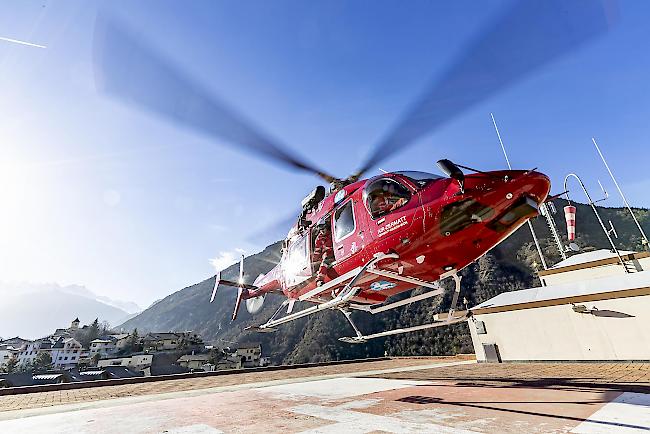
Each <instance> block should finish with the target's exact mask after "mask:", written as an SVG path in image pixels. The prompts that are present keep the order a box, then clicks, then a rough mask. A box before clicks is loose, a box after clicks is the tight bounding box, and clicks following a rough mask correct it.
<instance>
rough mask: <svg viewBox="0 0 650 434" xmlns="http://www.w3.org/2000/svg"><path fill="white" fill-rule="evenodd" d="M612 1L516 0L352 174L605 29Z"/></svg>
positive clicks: (612, 12) (612, 10)
mask: <svg viewBox="0 0 650 434" xmlns="http://www.w3.org/2000/svg"><path fill="white" fill-rule="evenodd" d="M614 6H615V5H614V4H613V0H612V1H607V0H570V1H566V0H521V1H516V2H515V3H514V4H513V5H512V6H510V7H509V8H507V10H505V11H504V13H503V14H501V15H500V16H499V17H498V18H497V19H496V20H495V21H493V22H492V23H491V24H490V25H488V26H487V27H486V28H485V29H484V31H483V32H481V33H479V34H478V35H477V36H476V37H475V38H474V39H473V40H472V41H471V42H470V43H469V44H468V46H467V47H466V49H465V51H464V52H463V53H462V54H461V55H460V56H459V57H458V58H456V60H455V61H454V62H453V63H452V64H451V65H450V66H449V67H448V68H446V70H445V71H444V72H443V73H442V75H441V76H440V77H439V78H438V79H436V80H434V81H433V82H432V83H431V84H430V86H429V87H428V88H427V89H426V91H425V92H424V94H423V95H422V96H421V97H420V98H419V99H418V100H416V102H415V103H414V104H413V105H412V106H411V107H410V108H409V109H408V110H407V111H406V113H405V114H404V115H403V116H402V118H401V119H400V120H399V121H398V122H397V124H396V125H395V126H394V127H393V129H392V130H390V132H389V133H388V134H387V135H386V136H384V138H383V140H381V141H380V142H379V143H378V144H377V145H376V147H375V148H374V151H373V152H372V154H371V155H370V156H369V157H368V159H367V160H366V162H365V163H364V164H363V165H362V166H361V168H360V169H359V171H358V172H357V174H355V175H353V177H352V178H353V179H358V178H359V177H360V176H361V175H362V174H363V173H365V172H366V171H368V170H369V169H371V168H372V167H374V166H376V165H377V164H378V163H380V162H381V161H383V160H385V159H386V158H388V157H390V156H391V155H393V154H394V153H395V152H397V151H399V150H402V149H404V148H406V147H407V146H409V145H411V144H413V143H414V142H416V141H417V140H419V139H421V138H422V137H423V136H424V135H426V134H430V133H431V132H433V131H435V130H436V129H438V128H440V127H442V126H443V125H444V124H446V123H448V122H449V121H451V120H453V119H454V118H456V117H457V116H459V115H460V114H461V113H463V112H464V111H466V110H468V109H469V108H471V107H473V106H475V105H477V104H479V103H480V102H482V101H484V100H486V99H487V98H489V97H490V96H492V95H494V94H496V93H497V92H499V91H502V90H504V89H506V88H507V87H509V86H511V85H513V84H515V83H516V82H518V81H520V80H522V79H523V78H525V77H526V76H527V75H529V74H531V73H532V72H534V71H535V70H537V69H539V68H541V67H543V66H545V65H546V64H548V63H550V62H552V61H553V60H555V59H557V58H559V57H561V56H563V55H566V54H567V53H569V52H571V51H573V50H575V49H576V48H578V47H579V46H581V45H582V44H584V43H585V42H587V41H589V40H590V39H592V38H594V37H596V36H598V35H600V34H602V33H604V32H605V31H606V30H607V29H608V28H610V27H611V24H612V23H613V21H614V18H615V8H614Z"/></svg>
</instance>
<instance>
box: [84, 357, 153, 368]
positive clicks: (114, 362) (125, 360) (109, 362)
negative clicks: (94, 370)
mask: <svg viewBox="0 0 650 434" xmlns="http://www.w3.org/2000/svg"><path fill="white" fill-rule="evenodd" d="M151 362H153V355H152V354H136V355H133V356H130V357H121V358H114V359H103V360H99V361H98V362H97V367H99V368H103V367H106V366H130V367H137V366H146V365H151Z"/></svg>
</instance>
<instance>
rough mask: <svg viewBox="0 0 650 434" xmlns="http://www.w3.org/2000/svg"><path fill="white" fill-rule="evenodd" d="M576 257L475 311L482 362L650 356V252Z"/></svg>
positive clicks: (474, 329)
mask: <svg viewBox="0 0 650 434" xmlns="http://www.w3.org/2000/svg"><path fill="white" fill-rule="evenodd" d="M624 253H625V257H624V260H625V261H626V267H627V269H628V271H629V272H625V269H624V268H623V266H622V265H621V264H620V263H619V261H618V257H617V256H616V255H615V254H613V253H611V252H609V251H595V252H588V253H582V254H578V255H574V256H572V257H570V258H569V259H567V260H566V261H563V262H560V263H559V264H557V265H556V266H555V267H552V268H551V269H549V270H545V271H543V272H540V273H539V274H540V278H541V279H542V282H543V283H544V284H546V285H547V286H540V287H537V288H531V289H524V290H521V291H513V292H505V293H502V294H499V295H498V296H496V297H494V298H492V299H490V300H488V301H485V302H483V303H481V304H479V305H478V306H476V307H474V308H472V309H470V310H471V311H472V313H473V316H472V317H471V318H470V320H469V321H468V325H469V328H470V333H471V336H472V342H473V344H474V350H475V353H476V358H477V360H478V361H479V362H482V361H578V360H579V361H599V360H608V361H614V360H618V361H629V360H635V361H636V360H645V361H648V360H650V333H648V329H649V324H650V271H644V270H647V269H649V268H650V267H648V266H649V265H650V254H647V253H632V252H624Z"/></svg>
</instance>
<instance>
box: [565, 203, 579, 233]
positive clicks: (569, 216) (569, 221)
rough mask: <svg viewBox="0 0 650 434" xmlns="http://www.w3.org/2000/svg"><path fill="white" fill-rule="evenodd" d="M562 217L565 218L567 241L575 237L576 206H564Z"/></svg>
mask: <svg viewBox="0 0 650 434" xmlns="http://www.w3.org/2000/svg"><path fill="white" fill-rule="evenodd" d="M564 218H565V219H566V232H567V238H568V239H569V241H573V240H575V239H576V207H575V206H573V205H567V206H565V207H564Z"/></svg>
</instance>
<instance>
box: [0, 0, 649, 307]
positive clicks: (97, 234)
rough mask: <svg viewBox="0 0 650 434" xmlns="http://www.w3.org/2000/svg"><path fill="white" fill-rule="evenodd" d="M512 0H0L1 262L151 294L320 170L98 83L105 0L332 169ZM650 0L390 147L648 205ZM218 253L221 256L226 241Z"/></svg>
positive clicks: (186, 280)
mask: <svg viewBox="0 0 650 434" xmlns="http://www.w3.org/2000/svg"><path fill="white" fill-rule="evenodd" d="M505 4H507V3H506V2H503V1H496V0H494V1H485V2H475V1H458V2H433V1H411V2H408V3H404V2H397V1H348V2H343V1H322V2H298V1H271V2H270V1H246V2H235V1H230V2H225V1H192V2H180V1H148V0H147V1H138V2H132V1H115V2H110V3H109V2H104V3H101V2H91V1H81V0H79V1H75V0H68V1H64V2H50V1H6V2H2V3H0V37H5V38H13V39H19V40H25V41H29V42H32V43H35V44H40V45H44V46H46V47H47V48H36V47H30V46H24V45H18V44H15V43H10V42H6V41H0V92H1V94H2V98H0V119H1V122H0V149H1V152H0V169H1V171H0V181H1V184H0V205H1V206H2V208H3V211H2V213H1V215H0V274H1V275H2V277H1V278H0V279H2V280H4V281H21V282H57V283H60V284H73V283H74V284H81V285H85V286H87V287H88V288H90V289H91V290H93V291H95V292H97V293H100V294H105V295H109V296H112V297H114V298H122V299H130V300H134V301H136V302H138V303H140V304H141V305H145V306H146V305H148V304H149V303H150V302H152V301H153V300H155V299H158V298H161V297H163V296H165V295H167V294H168V293H170V292H171V291H173V290H176V289H179V288H182V287H184V286H187V285H190V284H192V283H194V282H197V281H199V280H202V279H204V278H207V277H209V276H210V275H213V274H214V267H213V265H211V263H210V260H211V259H215V258H216V259H217V261H216V262H217V264H222V265H223V264H225V263H226V262H229V260H231V259H233V258H234V257H235V256H236V255H237V254H238V253H237V252H238V251H239V250H243V251H245V252H247V253H253V252H255V251H258V250H259V249H261V248H263V247H264V245H265V244H266V241H269V240H268V239H265V240H257V241H255V240H249V239H247V238H248V237H247V235H248V234H250V233H251V232H254V231H255V229H259V228H261V227H264V226H266V225H268V224H270V223H272V222H274V221H276V220H278V219H282V218H283V217H286V216H287V215H289V214H291V212H293V211H294V210H295V209H296V207H297V205H298V203H299V201H300V199H302V197H304V196H305V195H306V194H307V193H308V192H309V191H310V190H311V189H312V188H313V186H314V184H315V182H316V180H315V178H314V177H312V176H310V175H307V174H301V173H294V172H291V171H287V170H285V169H283V168H281V167H277V166H275V165H273V164H270V163H268V162H266V161H264V160H258V159H256V158H254V157H252V156H249V155H248V154H245V153H241V152H237V151H236V150H233V149H232V148H231V147H226V146H222V144H220V143H218V142H214V141H210V140H208V139H207V138H205V137H203V136H200V135H197V134H194V133H193V132H190V131H187V130H184V129H182V128H178V127H175V126H174V125H171V124H169V123H166V122H164V121H162V120H160V119H158V118H156V117H154V116H151V115H149V114H147V113H144V112H141V111H138V110H135V109H133V108H130V107H127V106H124V105H121V104H119V103H116V102H115V101H114V100H111V99H108V98H106V97H105V96H104V95H101V94H99V93H97V92H96V90H95V87H94V83H93V76H92V52H91V46H92V36H93V28H94V27H93V26H94V21H95V17H96V14H97V12H98V11H99V10H100V9H108V10H110V11H112V12H113V13H115V14H117V15H119V16H120V17H121V18H122V19H123V20H124V21H125V22H127V23H128V24H129V25H130V26H131V27H132V28H134V29H137V33H138V35H140V36H141V37H144V38H146V39H148V40H149V41H150V42H151V43H152V44H153V45H154V46H156V47H157V48H158V49H159V50H160V51H161V52H163V53H164V54H165V55H166V56H167V57H169V58H172V59H174V60H176V61H178V63H179V64H180V65H181V66H182V68H184V69H186V70H187V71H189V73H190V74H191V75H192V76H194V77H196V78H197V79H199V80H201V81H202V82H204V83H205V84H206V86H207V87H208V88H209V89H210V90H211V91H213V92H214V93H216V94H218V95H220V96H221V97H222V98H224V99H225V100H227V101H228V102H230V103H231V104H232V105H233V106H235V107H236V108H238V109H239V110H240V111H241V112H244V113H245V114H246V115H247V116H248V117H249V118H251V119H253V120H255V122H256V123H257V124H258V125H259V126H261V127H262V128H263V129H264V130H265V131H267V132H269V133H270V134H272V135H273V136H275V137H278V138H279V139H281V140H283V141H284V142H286V143H289V144H290V145H291V146H292V148H293V149H294V150H296V151H297V152H299V153H301V154H302V155H303V156H305V157H306V158H307V159H308V160H310V161H313V162H316V163H318V164H319V165H320V166H321V167H324V168H325V169H327V170H329V171H330V172H333V173H334V174H335V175H339V176H345V175H347V174H349V173H350V172H352V171H353V170H354V169H355V168H356V167H357V166H358V164H359V163H360V162H361V160H362V159H363V157H364V156H365V155H367V152H368V151H369V149H370V148H371V146H372V145H373V144H374V143H376V142H377V141H378V140H379V139H380V138H381V136H382V134H384V133H385V132H386V131H387V130H388V128H389V126H390V125H391V124H392V123H393V122H394V121H395V119H396V118H397V117H398V116H399V114H400V113H401V112H402V110H403V109H404V107H405V106H406V105H407V104H408V103H409V102H410V101H411V100H412V99H413V98H415V97H416V96H417V95H418V93H419V92H420V91H421V90H422V89H423V87H424V86H425V85H426V83H427V82H428V81H429V80H430V79H431V78H432V77H434V76H435V75H436V74H438V73H440V72H441V71H442V69H443V68H444V67H445V65H446V64H447V62H449V61H450V60H451V59H453V57H454V56H455V55H456V54H457V53H458V52H459V51H460V50H461V49H462V47H463V44H464V43H465V42H466V41H467V40H468V38H470V37H471V36H472V35H473V34H474V33H475V32H476V31H477V30H478V29H480V28H481V26H482V25H483V24H484V23H485V22H486V20H488V19H490V17H492V16H494V14H495V12H496V11H498V10H499V9H500V8H502V7H503V6H504V5H505ZM649 12H650V5H647V4H645V3H644V2H632V1H624V2H621V4H620V20H619V23H618V25H617V26H616V27H615V28H614V29H613V30H612V31H611V32H610V33H608V34H607V35H605V36H604V37H602V38H600V39H598V40H596V41H595V42H593V43H591V44H589V45H588V46H585V47H583V48H582V49H580V50H579V51H577V52H574V53H571V54H570V55H569V56H567V57H565V58H563V59H561V60H559V61H558V62H555V63H553V64H552V65H550V66H548V67H545V68H543V69H541V70H540V71H538V72H536V73H535V74H534V75H532V76H530V77H528V78H527V79H526V80H525V81H523V82H521V83H519V84H517V85H515V86H513V87H511V88H510V89H508V90H507V91H505V92H503V93H501V94H499V95H497V96H496V97H493V98H491V99H489V100H488V101H487V102H485V103H482V104H480V105H478V106H477V107H475V108H473V109H471V110H470V111H468V112H467V113H465V114H464V115H462V116H460V117H458V118H456V119H455V120H454V121H453V122H451V123H449V124H447V125H446V126H445V127H444V128H442V129H440V130H438V131H437V132H435V133H434V134H432V135H430V136H427V137H426V138H425V139H423V140H421V141H419V142H418V143H417V144H416V145H415V146H413V147H411V148H409V149H408V150H406V151H405V152H402V153H400V154H398V155H396V156H394V157H392V158H390V159H389V160H387V161H386V162H384V163H382V164H381V167H382V168H383V169H386V170H398V169H418V170H428V171H435V170H436V169H435V161H437V160H438V159H440V158H449V159H451V160H453V161H457V162H459V163H461V164H465V165H468V166H472V167H477V168H480V169H484V170H490V169H500V168H503V167H504V165H505V163H504V160H503V156H502V154H501V153H500V149H499V145H498V142H497V140H496V136H495V134H494V130H493V127H492V124H491V120H490V117H489V113H490V112H494V114H495V116H496V117H497V121H498V122H499V126H500V128H501V133H502V136H503V138H504V140H505V142H506V145H507V147H508V149H509V152H510V158H511V161H512V163H513V165H514V166H515V167H519V168H532V167H539V170H541V171H543V172H545V173H547V174H548V175H550V176H551V178H552V181H553V183H554V191H557V192H559V191H561V190H560V189H561V184H562V180H563V178H564V175H565V174H566V173H568V172H569V171H575V172H577V173H579V174H580V175H581V176H582V177H583V179H584V180H585V182H586V183H587V184H588V186H589V187H590V188H591V190H592V193H593V195H594V196H597V195H598V194H597V189H599V187H598V185H597V179H600V180H601V181H602V182H603V184H604V185H605V186H606V187H607V188H608V190H609V191H610V193H611V195H612V198H611V199H610V200H609V201H608V202H606V203H605V204H606V205H610V206H617V205H620V200H619V199H618V197H616V195H615V194H614V193H615V190H614V188H613V185H612V184H611V181H610V180H609V178H608V176H607V173H606V172H605V170H604V168H603V166H602V163H601V162H600V160H599V159H598V157H597V155H596V153H595V151H594V149H593V147H592V145H591V140H590V139H591V137H592V136H595V137H596V138H597V139H598V140H599V143H600V144H601V145H602V147H603V150H604V152H605V154H606V156H607V157H608V158H609V162H610V165H611V167H612V168H613V170H614V172H615V173H616V174H617V175H618V177H619V181H620V183H621V184H622V186H623V188H624V190H625V191H626V193H627V194H628V196H629V199H630V201H631V202H632V203H633V204H634V205H638V206H645V207H647V206H650V199H649V198H648V195H647V194H646V190H647V189H648V187H650V174H648V171H647V161H648V152H649V150H648V149H649V147H648V144H647V138H648V137H650V124H649V123H648V121H647V119H648V118H649V115H650V100H649V99H648V95H650V80H648V77H649V76H650V50H648V49H647V48H648V41H650V27H649V26H647V17H648V13H649ZM219 259H223V260H219Z"/></svg>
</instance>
